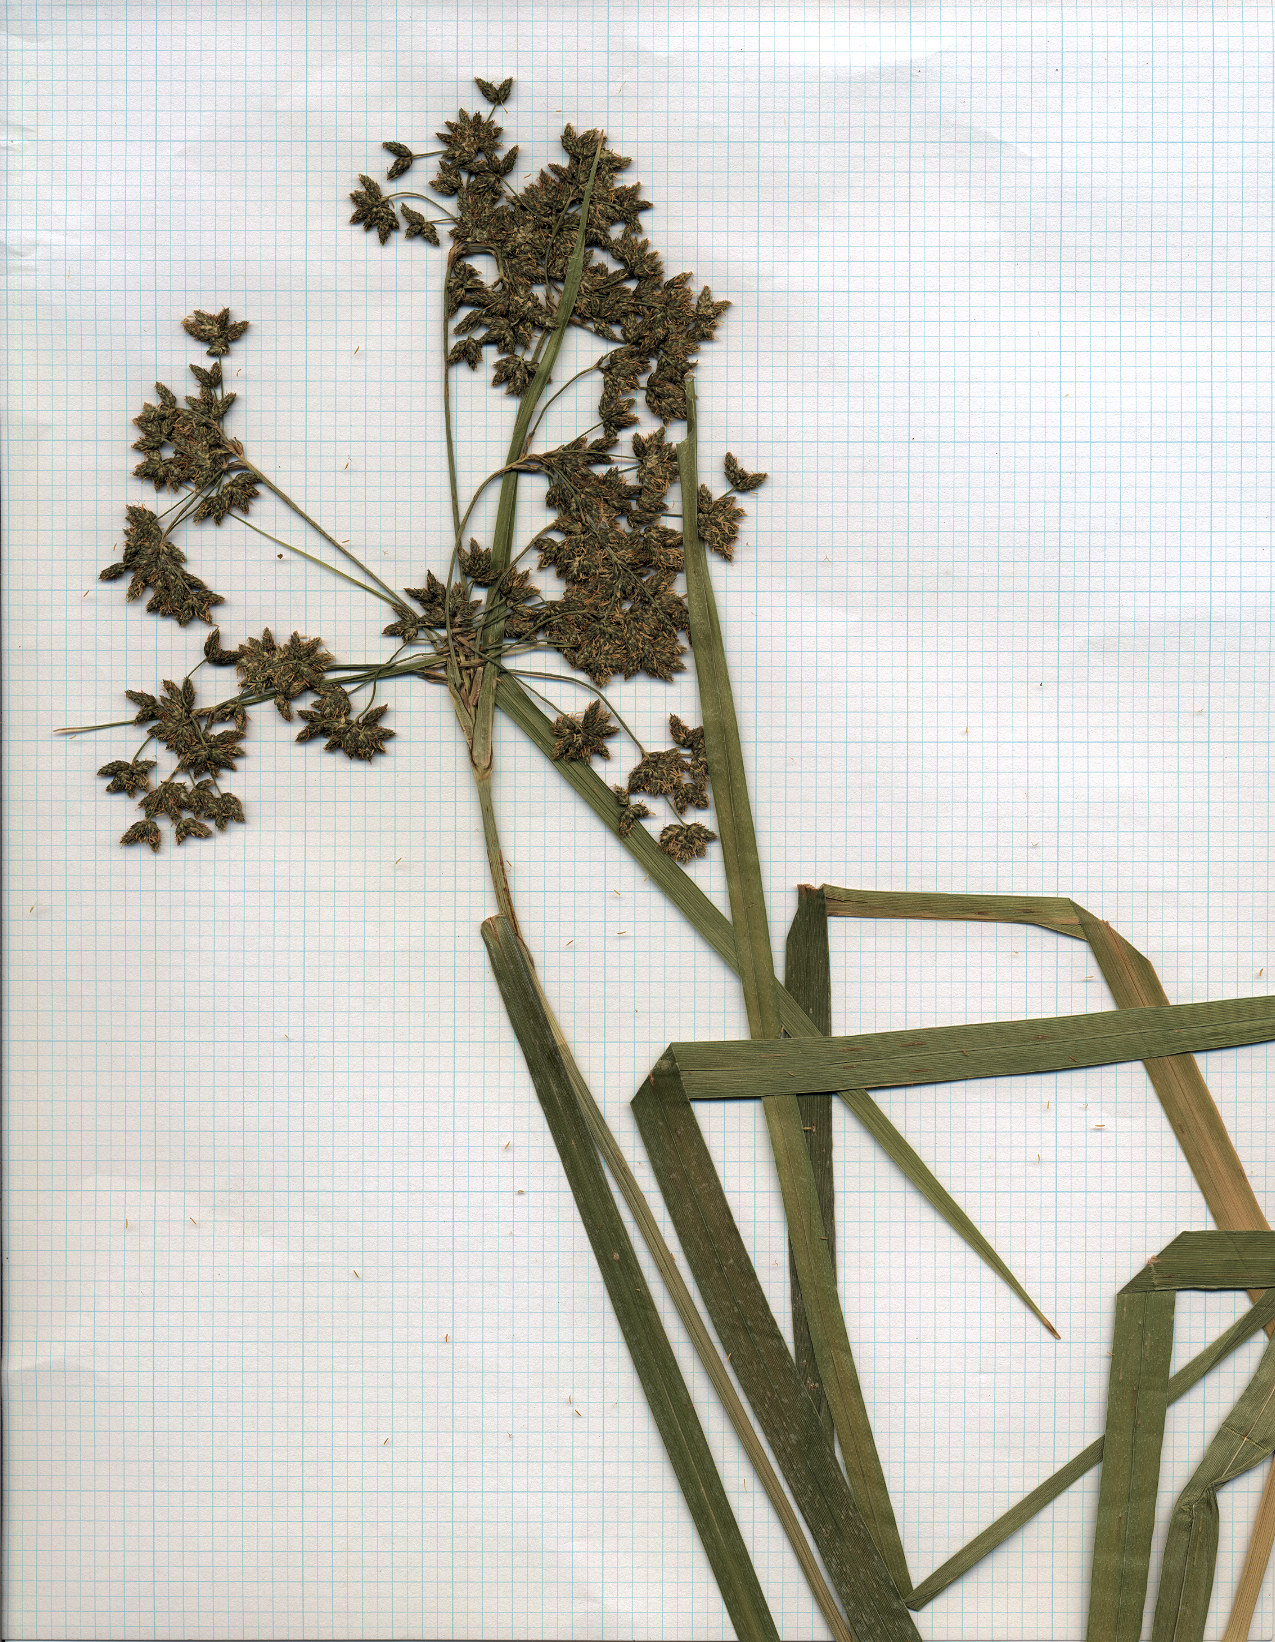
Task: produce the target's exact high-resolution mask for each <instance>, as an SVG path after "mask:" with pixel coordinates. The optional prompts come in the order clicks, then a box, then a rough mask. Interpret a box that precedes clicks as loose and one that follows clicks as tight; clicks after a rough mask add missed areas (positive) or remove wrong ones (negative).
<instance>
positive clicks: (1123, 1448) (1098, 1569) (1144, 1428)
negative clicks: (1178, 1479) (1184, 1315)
mask: <svg viewBox="0 0 1275 1642" xmlns="http://www.w3.org/2000/svg"><path fill="white" fill-rule="evenodd" d="M1273 1284H1275V1232H1220V1231H1219V1232H1184V1233H1183V1234H1182V1235H1181V1236H1180V1237H1175V1238H1174V1240H1173V1242H1172V1243H1170V1244H1169V1245H1168V1247H1167V1248H1165V1249H1162V1250H1161V1251H1160V1253H1159V1254H1158V1255H1156V1256H1155V1257H1154V1258H1153V1259H1152V1260H1149V1261H1148V1262H1147V1264H1146V1266H1145V1267H1144V1268H1143V1269H1142V1271H1140V1272H1139V1273H1138V1275H1137V1276H1136V1277H1135V1278H1134V1279H1133V1280H1132V1282H1129V1283H1126V1284H1125V1286H1124V1288H1122V1289H1121V1291H1120V1293H1119V1294H1118V1295H1117V1296H1116V1325H1115V1332H1114V1336H1113V1339H1112V1347H1111V1372H1110V1376H1109V1380H1108V1393H1107V1422H1106V1430H1105V1433H1104V1449H1103V1463H1102V1482H1101V1485H1100V1487H1099V1492H1098V1520H1097V1525H1096V1527H1095V1530H1094V1555H1093V1571H1092V1574H1091V1577H1090V1584H1089V1624H1088V1630H1087V1632H1086V1636H1087V1639H1088V1642H1138V1639H1139V1637H1140V1636H1141V1634H1142V1610H1143V1608H1144V1606H1145V1604H1146V1591H1147V1580H1148V1570H1149V1565H1150V1558H1151V1538H1152V1533H1153V1530H1154V1527H1155V1506H1156V1492H1157V1488H1158V1484H1159V1476H1160V1450H1161V1447H1162V1446H1163V1441H1164V1415H1165V1410H1166V1408H1167V1406H1168V1385H1169V1359H1170V1357H1171V1356H1172V1354H1173V1302H1174V1296H1175V1294H1176V1292H1177V1290H1179V1289H1187V1288H1195V1289H1232V1288H1247V1289H1254V1288H1269V1287H1271V1286H1272V1285H1273ZM1257 1457H1258V1458H1261V1457H1264V1456H1263V1455H1261V1454H1259V1455H1258V1456H1257ZM1205 1491H1206V1492H1207V1488H1206V1490H1205ZM1203 1526H1204V1529H1205V1533H1204V1537H1203V1538H1201V1539H1199V1540H1198V1541H1197V1548H1198V1549H1200V1550H1202V1551H1203V1552H1204V1553H1205V1555H1204V1556H1203V1558H1202V1559H1201V1560H1200V1561H1199V1562H1198V1563H1197V1565H1196V1571H1195V1572H1192V1573H1190V1574H1189V1575H1188V1578H1190V1579H1191V1580H1195V1579H1197V1578H1198V1579H1201V1580H1203V1579H1206V1578H1207V1581H1208V1583H1209V1584H1210V1585H1211V1583H1212V1570H1211V1567H1210V1566H1208V1557H1207V1549H1208V1538H1207V1524H1204V1525H1203ZM1190 1600H1191V1601H1192V1602H1194V1600H1195V1599H1194V1597H1192V1598H1191V1599H1190ZM1179 1606H1181V1601H1180V1602H1179ZM1205 1607H1206V1611H1207V1602H1206V1604H1205ZM1188 1611H1190V1610H1188ZM1157 1642H1159V1639H1157Z"/></svg>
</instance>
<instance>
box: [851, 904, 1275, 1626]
mask: <svg viewBox="0 0 1275 1642" xmlns="http://www.w3.org/2000/svg"><path fill="white" fill-rule="evenodd" d="M824 897H825V901H826V903H827V905H828V909H829V911H830V912H832V913H834V914H837V915H839V916H842V917H855V918H929V919H936V918H940V919H973V920H977V921H980V922H991V923H1024V924H1037V925H1039V926H1040V927H1041V928H1042V929H1051V930H1053V931H1054V932H1055V933H1056V934H1058V935H1069V936H1072V937H1074V938H1076V939H1077V940H1083V941H1087V942H1088V943H1089V947H1090V950H1091V951H1092V952H1093V955H1094V958H1095V960H1096V962H1097V964H1098V967H1099V969H1100V970H1101V971H1102V976H1103V979H1104V980H1105V981H1106V983H1107V985H1108V986H1109V987H1110V988H1111V995H1112V997H1113V998H1114V999H1115V1000H1116V1003H1117V1004H1118V1005H1119V1006H1120V1007H1121V1008H1123V1009H1140V1008H1144V1007H1146V1006H1147V1005H1149V1004H1162V1003H1168V1001H1169V998H1168V994H1167V993H1166V992H1165V990H1164V987H1163V986H1162V985H1161V984H1160V977H1159V976H1158V975H1157V974H1156V972H1155V969H1154V967H1153V965H1152V963H1151V961H1150V959H1149V958H1147V957H1146V956H1145V955H1144V954H1143V953H1141V952H1139V951H1138V949H1137V948H1136V947H1135V946H1132V945H1130V943H1129V942H1128V941H1127V940H1125V938H1124V936H1123V935H1121V934H1120V933H1119V932H1118V931H1117V930H1115V929H1113V928H1112V927H1111V925H1110V924H1109V923H1106V922H1104V920H1103V919H1101V918H1096V917H1095V916H1094V915H1093V913H1092V912H1089V911H1088V910H1087V909H1086V908H1085V907H1082V906H1081V905H1080V904H1079V902H1077V901H1071V900H1064V899H1061V898H1060V897H1057V896H1043V895H1039V896H1012V895H935V894H925V893H917V894H909V893H900V892H897V891H894V892H891V891H881V890H854V889H838V888H833V887H832V886H830V885H827V884H825V885H824ZM1145 1065H1146V1069H1147V1074H1148V1076H1149V1077H1150V1079H1151V1086H1152V1088H1153V1089H1154V1090H1155V1092H1156V1094H1157V1096H1158V1097H1159V1100H1160V1104H1161V1106H1162V1107H1163V1109H1164V1113H1165V1116H1166V1117H1167V1118H1168V1120H1169V1123H1170V1125H1171V1126H1172V1129H1173V1132H1174V1134H1175V1135H1176V1136H1177V1139H1178V1144H1179V1145H1180V1146H1181V1148H1182V1154H1183V1156H1184V1157H1185V1158H1186V1160H1187V1164H1188V1166H1189V1167H1190V1170H1191V1173H1192V1174H1193V1175H1194V1176H1195V1179H1196V1182H1197V1184H1198V1185H1199V1188H1200V1190H1201V1192H1203V1194H1204V1201H1205V1202H1206V1203H1207V1204H1208V1206H1209V1212H1210V1213H1211V1214H1212V1216H1213V1218H1214V1220H1216V1221H1217V1223H1218V1225H1219V1226H1220V1227H1222V1229H1223V1230H1224V1231H1262V1230H1268V1229H1269V1223H1268V1221H1267V1219H1266V1216H1265V1215H1264V1214H1263V1212H1262V1208H1261V1205H1260V1204H1259V1203H1258V1201H1257V1195H1256V1193H1255V1192H1254V1191H1253V1188H1252V1185H1251V1184H1250V1182H1249V1178H1248V1175H1247V1173H1246V1172H1245V1169H1244V1165H1243V1163H1242V1162H1241V1161H1240V1157H1239V1153H1238V1152H1237V1151H1236V1150H1235V1146H1234V1143H1233V1142H1232V1140H1231V1137H1230V1135H1229V1133H1228V1132H1227V1128H1226V1124H1225V1123H1224V1122H1223V1119H1222V1114H1221V1113H1220V1112H1219V1111H1218V1108H1217V1103H1216V1102H1215V1101H1214V1099H1213V1096H1212V1094H1211V1093H1210V1092H1209V1088H1208V1085H1207V1084H1206V1083H1205V1081H1204V1077H1203V1074H1202V1073H1201V1071H1200V1068H1199V1066H1198V1065H1197V1063H1196V1060H1195V1057H1194V1056H1193V1055H1171V1056H1168V1057H1166V1058H1163V1059H1152V1060H1148V1061H1146V1062H1145ZM1273 1545H1275V1466H1272V1467H1271V1469H1270V1470H1269V1471H1268V1472H1267V1474H1266V1483H1265V1487H1264V1489H1263V1492H1262V1500H1261V1504H1260V1506H1259V1508H1258V1513H1257V1518H1256V1521H1255V1522H1254V1524H1253V1530H1252V1534H1251V1537H1250V1539H1249V1546H1248V1552H1247V1554H1246V1556H1245V1559H1244V1567H1243V1569H1242V1571H1241V1573H1240V1580H1239V1584H1238V1585H1237V1586H1236V1588H1235V1596H1234V1599H1233V1602H1232V1606H1231V1616H1230V1619H1229V1621H1228V1622H1227V1627H1226V1632H1225V1635H1224V1637H1223V1642H1245V1638H1246V1637H1247V1636H1248V1633H1249V1627H1250V1626H1251V1624H1252V1622H1253V1614H1254V1612H1255V1611H1256V1608H1257V1599H1258V1596H1259V1595H1260V1593H1261V1588H1262V1581H1263V1579H1264V1578H1265V1575H1266V1567H1267V1564H1268V1562H1269V1561H1270V1556H1271V1548H1272V1546H1273Z"/></svg>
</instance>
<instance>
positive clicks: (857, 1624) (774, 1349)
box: [633, 1073, 918, 1642]
mask: <svg viewBox="0 0 1275 1642" xmlns="http://www.w3.org/2000/svg"><path fill="white" fill-rule="evenodd" d="M633 1112H634V1115H635V1116H636V1118H637V1122H638V1128H639V1129H640V1131H641V1134H642V1140H643V1143H644V1145H645V1147H646V1153H647V1157H648V1158H649V1160H650V1163H651V1167H652V1169H653V1171H654V1173H655V1178H656V1180H657V1181H658V1182H659V1187H660V1191H661V1193H662V1195H663V1197H664V1201H665V1203H666V1204H667V1205H668V1209H669V1213H670V1215H671V1217H672V1220H673V1224H674V1226H675V1227H676V1228H677V1236H678V1241H679V1242H680V1243H681V1245H682V1249H683V1252H684V1253H685V1255H686V1259H687V1262H688V1263H689V1265H690V1268H691V1272H692V1274H693V1275H694V1277H695V1281H696V1283H697V1285H698V1287H699V1291H700V1293H701V1295H702V1296H703V1298H704V1303H705V1305H706V1306H707V1307H708V1313H709V1316H710V1317H711V1318H712V1320H713V1326H714V1327H715V1328H716V1330H717V1335H718V1338H719V1339H720V1340H721V1342H722V1344H723V1346H724V1347H725V1348H726V1351H727V1353H728V1355H729V1358H730V1363H731V1367H732V1368H733V1369H734V1370H735V1373H736V1375H737V1377H738V1379H739V1383H740V1384H741V1385H742V1386H743V1388H744V1393H745V1395H746V1396H747V1398H748V1401H749V1403H750V1404H751V1405H752V1409H753V1412H754V1414H755V1415H756V1417H757V1421H758V1424H759V1425H760V1426H761V1429H762V1432H763V1433H764V1435H765V1437H766V1440H767V1442H768V1443H769V1444H770V1447H771V1451H772V1452H773V1454H774V1456H775V1459H776V1460H777V1462H778V1464H779V1467H780V1469H781V1470H782V1472H783V1474H784V1477H785V1479H786V1480H787V1482H788V1485H789V1487H790V1488H791V1489H792V1492H793V1498H794V1499H795V1500H796V1502H797V1505H798V1507H799V1509H800V1511H801V1513H802V1515H803V1516H804V1517H805V1519H806V1521H807V1523H808V1524H809V1526H810V1531H811V1534H812V1535H813V1536H814V1541H815V1544H816V1545H817V1546H818V1548H819V1552H820V1555H821V1556H822V1557H823V1560H824V1564H825V1566H826V1567H827V1569H828V1573H829V1576H830V1578H831V1579H832V1582H833V1585H834V1586H835V1588H836V1590H837V1593H838V1595H839V1596H840V1597H841V1600H842V1602H843V1604H844V1605H845V1610H846V1617H847V1619H848V1620H849V1623H850V1628H851V1630H852V1631H853V1633H854V1635H855V1637H856V1638H857V1642H877V1639H880V1642H885V1639H887V1638H889V1639H891V1642H894V1639H898V1642H918V1633H917V1629H916V1625H915V1623H914V1622H913V1620H912V1617H911V1615H910V1614H909V1613H908V1611H907V1608H906V1606H905V1605H904V1603H903V1600H902V1598H901V1597H900V1596H899V1594H898V1592H897V1590H896V1589H895V1587H894V1584H893V1582H892V1581H891V1579H890V1576H889V1573H888V1572H887V1570H886V1566H885V1563H884V1561H883V1560H882V1558H881V1554H880V1552H879V1551H878V1549H877V1547H876V1545H875V1544H874V1543H873V1540H872V1537H871V1535H870V1534H869V1533H868V1530H867V1527H866V1525H865V1523H864V1520H863V1517H862V1516H861V1515H860V1513H859V1510H858V1508H857V1506H856V1503H855V1500H854V1497H853V1496H852V1494H851V1491H850V1487H849V1484H848V1483H847V1481H846V1476H845V1473H844V1472H843V1471H842V1469H841V1467H840V1466H839V1465H838V1464H837V1460H836V1455H835V1453H834V1452H833V1448H832V1440H831V1437H830V1436H829V1435H828V1433H827V1432H825V1430H824V1429H823V1426H822V1424H821V1422H820V1418H819V1414H818V1412H817V1411H816V1409H815V1405H814V1403H813V1402H812V1401H811V1398H810V1396H809V1395H808V1393H807V1390H806V1387H805V1385H804V1384H803V1383H802V1379H801V1376H800V1375H799V1374H798V1372H797V1368H796V1366H795V1364H794V1362H793V1358H792V1356H791V1355H790V1353H789V1351H788V1347H787V1345H786V1344H785V1343H784V1339H783V1336H782V1334H781V1333H780V1331H779V1325H778V1323H777V1322H776V1321H775V1317H774V1314H773V1312H772V1311H771V1309H770V1305H769V1303H768V1301H767V1299H766V1296H765V1293H764V1292H763V1290H762V1287H761V1284H760V1283H759V1282H758V1280H757V1274H756V1271H755V1270H754V1267H753V1263H752V1260H751V1259H750V1258H749V1254H748V1250H747V1248H746V1247H745V1245H744V1241H743V1239H742V1238H741V1236H740V1234H739V1228H738V1226H737V1225H736V1223H735V1218H734V1216H733V1215H732V1214H731V1211H730V1206H729V1204H728V1203H727V1201H726V1194H725V1192H724V1191H723V1190H722V1183H721V1180H720V1178H719V1176H718V1173H717V1170H716V1169H715V1168H714V1166H713V1160H712V1158H711V1157H710V1156H709V1152H708V1147H707V1146H706V1145H705V1143H704V1136H703V1134H702V1132H701V1130H700V1127H699V1124H698V1123H697V1122H696V1120H695V1115H694V1113H693V1112H692V1111H691V1107H690V1103H689V1102H688V1101H687V1099H686V1097H685V1095H684V1094H683V1093H682V1091H681V1089H680V1087H678V1085H677V1083H676V1081H675V1080H674V1081H672V1082H670V1081H668V1080H661V1079H660V1077H659V1075H658V1073H657V1074H655V1075H654V1076H652V1077H649V1078H647V1080H646V1081H645V1083H644V1084H643V1085H642V1087H641V1089H640V1090H639V1091H638V1093H637V1095H636V1097H635V1098H634V1100H633Z"/></svg>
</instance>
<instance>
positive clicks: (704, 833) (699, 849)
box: [659, 821, 717, 866]
mask: <svg viewBox="0 0 1275 1642" xmlns="http://www.w3.org/2000/svg"><path fill="white" fill-rule="evenodd" d="M716 837H717V834H716V833H715V832H712V831H710V830H709V828H708V827H705V826H703V825H701V823H700V822H698V821H678V822H675V823H673V824H672V825H671V826H667V827H665V828H664V830H663V832H661V834H660V840H659V843H660V848H661V849H662V850H663V851H664V853H665V855H671V856H672V857H673V859H674V860H675V861H680V862H681V863H682V865H683V866H685V865H686V864H687V862H689V861H694V860H696V859H697V858H698V857H699V856H702V855H707V854H708V846H709V845H710V844H711V843H712V842H713V840H714V839H715V838H716Z"/></svg>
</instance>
